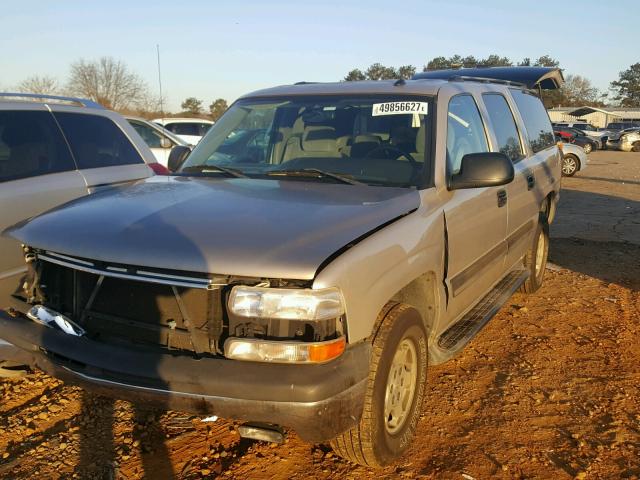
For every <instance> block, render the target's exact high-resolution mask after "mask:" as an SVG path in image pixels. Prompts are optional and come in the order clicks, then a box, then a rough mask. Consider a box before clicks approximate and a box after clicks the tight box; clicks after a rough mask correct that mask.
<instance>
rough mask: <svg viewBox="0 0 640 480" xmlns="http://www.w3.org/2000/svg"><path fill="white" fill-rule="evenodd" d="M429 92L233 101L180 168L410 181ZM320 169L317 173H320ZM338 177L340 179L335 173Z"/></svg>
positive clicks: (426, 121)
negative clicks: (406, 94)
mask: <svg viewBox="0 0 640 480" xmlns="http://www.w3.org/2000/svg"><path fill="white" fill-rule="evenodd" d="M431 102H432V99H431V97H423V96H420V97H414V96H411V97H407V96H388V95H384V96H383V95H380V96H355V97H350V96H324V97H304V96H295V97H286V98H269V99H247V100H242V101H240V102H237V103H236V104H234V105H233V106H232V107H231V108H230V109H229V110H228V111H227V112H225V114H224V115H223V116H222V118H221V119H220V120H218V121H217V122H216V123H215V125H213V127H212V128H211V130H210V131H209V132H208V133H207V135H206V136H205V137H204V138H203V139H202V140H201V141H200V143H199V144H198V146H197V147H196V148H195V150H194V151H193V153H192V154H191V155H190V156H189V157H188V159H187V161H186V163H185V165H184V166H183V168H182V170H181V172H182V173H183V174H186V173H189V172H203V171H208V170H210V171H211V172H215V169H212V168H209V169H207V167H212V166H220V167H232V168H234V169H236V170H240V171H241V172H242V173H243V174H244V175H247V176H250V177H262V178H277V179H285V178H293V179H305V180H314V179H313V178H309V177H311V175H312V174H313V172H314V171H315V176H317V177H319V178H318V179H319V180H322V181H334V182H335V181H337V180H336V177H335V175H334V177H333V178H331V177H330V176H329V175H324V174H325V173H330V174H336V175H339V176H342V177H343V180H344V179H348V180H349V181H351V182H353V183H356V182H359V183H365V184H369V185H382V186H398V187H410V186H418V185H420V184H421V179H422V177H421V175H422V169H423V165H424V163H425V150H426V149H425V143H426V140H427V136H428V133H427V132H430V125H431V109H430V105H431ZM318 171H320V172H318ZM338 181H339V180H338Z"/></svg>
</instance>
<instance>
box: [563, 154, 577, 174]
mask: <svg viewBox="0 0 640 480" xmlns="http://www.w3.org/2000/svg"><path fill="white" fill-rule="evenodd" d="M579 166H580V160H578V157H576V156H575V155H572V154H570V153H568V154H567V155H565V156H563V157H562V176H563V177H573V176H574V175H575V174H576V172H577V171H578V168H579Z"/></svg>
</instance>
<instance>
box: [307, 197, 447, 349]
mask: <svg viewBox="0 0 640 480" xmlns="http://www.w3.org/2000/svg"><path fill="white" fill-rule="evenodd" d="M440 204H441V201H440V199H439V198H438V195H437V193H436V191H435V189H430V190H425V191H422V192H421V203H420V207H419V208H418V209H417V210H416V211H415V212H413V213H411V214H409V215H407V216H405V217H403V218H401V219H400V220H398V221H396V222H394V223H392V224H390V225H388V226H387V227H385V228H383V229H381V230H379V231H377V232H375V233H374V234H372V235H370V236H369V237H367V238H365V239H364V240H362V241H361V242H359V243H358V244H356V245H355V246H353V247H351V248H350V249H349V250H347V251H345V252H344V253H342V254H341V255H339V256H338V257H336V258H335V259H333V260H332V261H331V262H330V263H329V264H328V265H326V266H325V267H324V268H323V269H322V270H321V271H320V272H319V273H318V274H317V276H316V277H315V279H314V282H313V288H325V287H330V286H337V287H339V288H340V289H341V290H342V293H343V295H344V299H345V304H346V318H347V335H348V339H349V342H350V343H355V342H358V341H360V340H363V339H365V338H367V337H369V336H370V335H371V333H372V330H373V326H374V324H375V321H376V318H377V316H378V313H379V312H380V310H381V309H382V307H383V306H384V305H385V304H386V303H387V302H388V301H389V300H391V299H392V298H393V297H394V295H395V294H396V293H397V292H398V291H399V290H401V289H402V288H403V287H405V286H406V285H408V284H409V283H411V282H412V281H413V280H415V279H417V278H418V277H420V276H421V275H424V274H425V273H430V272H432V273H433V274H434V275H435V279H436V281H435V285H436V286H437V288H438V289H439V295H440V296H441V297H442V298H444V288H443V283H442V272H443V265H444V263H443V262H444V238H445V237H444V221H443V216H442V211H441V210H442V209H441V208H439V205H440ZM418 307H419V306H418Z"/></svg>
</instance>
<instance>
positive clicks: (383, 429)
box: [331, 303, 428, 467]
mask: <svg viewBox="0 0 640 480" xmlns="http://www.w3.org/2000/svg"><path fill="white" fill-rule="evenodd" d="M377 325H379V327H378V329H377V332H376V333H375V337H374V338H373V340H372V347H373V348H372V354H371V363H370V367H369V379H368V384H367V392H366V395H365V399H364V410H363V412H362V417H361V419H360V422H359V424H358V425H356V426H355V427H353V428H351V429H350V430H348V431H346V432H344V433H342V434H340V435H338V436H337V437H336V438H334V439H333V440H331V447H332V448H333V450H334V451H335V452H336V454H338V455H339V456H341V457H342V458H345V459H347V460H349V461H351V462H354V463H358V464H360V465H364V466H367V467H382V466H384V465H388V464H389V463H391V462H393V461H394V460H396V459H398V458H399V457H400V456H401V455H402V454H403V453H404V452H405V451H406V449H407V448H408V447H409V445H410V444H411V441H412V439H413V436H414V434H415V430H416V425H417V424H418V420H419V418H420V412H421V409H422V402H423V399H424V395H425V389H426V384H427V381H426V379H427V360H428V356H427V334H426V331H425V328H424V324H423V322H422V318H421V317H420V314H419V313H418V311H417V310H416V309H414V308H413V307H410V306H409V305H406V304H402V303H389V304H387V305H386V306H385V308H384V309H383V310H382V312H381V313H380V316H379V317H378V322H377Z"/></svg>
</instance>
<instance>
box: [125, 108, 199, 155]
mask: <svg viewBox="0 0 640 480" xmlns="http://www.w3.org/2000/svg"><path fill="white" fill-rule="evenodd" d="M125 118H126V119H127V121H128V122H129V123H130V124H131V126H132V127H133V128H134V129H135V131H136V132H138V135H140V136H141V137H142V140H144V142H145V143H146V144H147V145H148V146H149V148H150V149H151V151H152V152H153V155H154V156H155V157H156V160H157V161H158V163H159V164H161V165H164V166H165V167H167V166H168V165H167V164H168V162H169V154H170V153H171V149H172V148H173V147H175V146H176V145H180V146H184V147H189V148H191V144H189V143H188V142H186V141H185V140H183V139H182V138H180V137H179V136H178V135H174V134H173V133H171V132H170V131H169V130H167V129H165V128H162V127H161V126H160V125H157V124H155V123H153V122H150V121H148V120H145V119H144V118H139V117H125Z"/></svg>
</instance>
